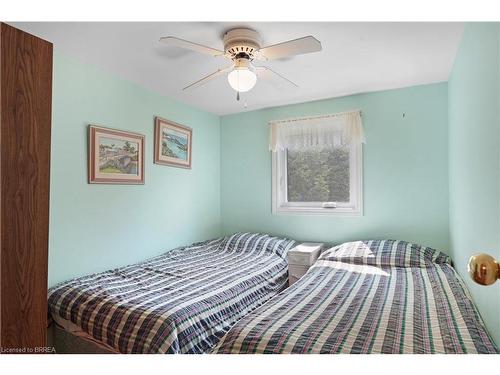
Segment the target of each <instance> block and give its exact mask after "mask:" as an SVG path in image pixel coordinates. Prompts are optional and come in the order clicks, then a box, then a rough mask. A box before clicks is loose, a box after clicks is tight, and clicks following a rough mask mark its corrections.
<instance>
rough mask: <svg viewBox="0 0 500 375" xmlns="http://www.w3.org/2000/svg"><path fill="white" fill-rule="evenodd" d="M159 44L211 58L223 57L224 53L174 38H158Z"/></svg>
mask: <svg viewBox="0 0 500 375" xmlns="http://www.w3.org/2000/svg"><path fill="white" fill-rule="evenodd" d="M160 42H162V43H165V44H168V45H169V46H175V47H180V48H185V49H189V50H191V51H196V52H199V53H204V54H206V55H211V56H222V55H224V51H220V50H218V49H215V48H212V47H207V46H204V45H202V44H198V43H194V42H190V41H188V40H184V39H180V38H176V37H175V36H166V37H163V38H160Z"/></svg>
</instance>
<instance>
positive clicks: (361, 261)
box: [214, 240, 498, 353]
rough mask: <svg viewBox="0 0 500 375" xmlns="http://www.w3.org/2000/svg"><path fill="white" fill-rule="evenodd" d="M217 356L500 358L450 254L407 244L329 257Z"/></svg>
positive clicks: (355, 247)
mask: <svg viewBox="0 0 500 375" xmlns="http://www.w3.org/2000/svg"><path fill="white" fill-rule="evenodd" d="M214 352H216V353H498V351H497V348H496V347H495V344H494V343H493V341H492V339H491V337H490V336H489V335H488V333H487V331H486V329H485V327H484V324H483V322H482V320H481V317H480V316H479V314H478V311H477V309H476V307H475V305H474V304H473V302H472V300H471V298H470V296H469V293H468V291H467V289H466V287H465V285H464V284H463V281H462V280H461V279H460V277H459V276H458V275H457V274H456V272H455V271H454V269H453V268H452V266H451V262H450V259H449V258H448V256H446V255H445V254H443V253H441V252H439V251H436V250H433V249H431V248H428V247H421V246H418V245H414V244H411V243H407V242H403V241H394V240H386V241H362V242H351V243H346V244H343V245H340V246H337V247H334V248H332V249H329V250H328V251H326V252H325V253H323V254H322V255H321V257H320V258H319V260H318V261H317V263H316V264H315V265H314V266H313V267H312V268H311V269H310V270H309V272H308V273H306V275H305V276H304V277H303V278H301V279H300V280H299V281H298V282H297V283H295V284H294V285H293V286H292V287H290V288H289V289H287V290H286V291H284V292H282V293H281V294H279V295H278V296H276V297H275V298H273V299H272V300H271V301H270V302H268V303H266V304H265V305H264V306H262V307H260V308H258V309H256V310H254V311H253V312H252V313H250V314H249V315H248V316H246V317H245V318H243V319H242V320H241V321H240V322H238V323H237V324H236V325H235V326H234V327H233V328H232V329H231V330H230V331H229V332H228V334H227V335H226V336H225V337H224V338H223V339H222V340H221V341H220V342H219V344H218V345H217V346H216V348H215V349H214Z"/></svg>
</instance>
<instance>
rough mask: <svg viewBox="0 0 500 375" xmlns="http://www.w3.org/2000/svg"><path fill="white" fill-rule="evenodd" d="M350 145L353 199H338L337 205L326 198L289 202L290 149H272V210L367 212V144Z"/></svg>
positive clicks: (303, 212)
mask: <svg viewBox="0 0 500 375" xmlns="http://www.w3.org/2000/svg"><path fill="white" fill-rule="evenodd" d="M349 148H350V150H349V172H350V178H349V198H350V202H349V203H348V204H346V203H340V202H338V203H337V207H336V208H325V207H323V203H324V202H288V199H287V194H288V185H287V175H288V173H287V150H278V151H276V152H272V213H273V214H278V215H279V214H299V215H300V214H303V215H328V216H363V144H352V145H350V146H349Z"/></svg>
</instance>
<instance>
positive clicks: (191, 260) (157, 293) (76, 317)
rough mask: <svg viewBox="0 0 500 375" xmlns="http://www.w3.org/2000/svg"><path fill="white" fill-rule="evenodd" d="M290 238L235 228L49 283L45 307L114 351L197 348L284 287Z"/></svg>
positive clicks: (210, 344) (207, 346)
mask: <svg viewBox="0 0 500 375" xmlns="http://www.w3.org/2000/svg"><path fill="white" fill-rule="evenodd" d="M293 246H294V241H291V240H287V239H279V238H274V237H270V236H267V235H261V234H250V233H237V234H235V235H233V236H231V237H229V238H226V239H216V240H212V241H207V242H204V243H199V244H194V245H192V246H189V247H183V248H178V249H174V250H171V251H168V252H166V253H165V254H163V255H161V256H158V257H156V258H153V259H150V260H148V261H146V262H143V263H140V264H136V265H131V266H128V267H123V268H118V269H115V270H110V271H107V272H103V273H99V274H94V275H90V276H86V277H80V278H77V279H74V280H70V281H68V282H65V283H62V284H59V285H57V286H55V287H54V288H52V289H50V290H49V310H50V313H52V314H56V315H58V316H60V317H62V318H63V319H66V320H70V321H71V322H73V323H75V324H76V325H77V326H79V327H81V328H82V330H83V331H84V332H86V333H88V334H89V335H91V336H92V337H93V338H94V339H96V340H98V341H99V342H102V343H105V344H107V345H109V346H111V347H112V348H115V349H116V350H117V351H119V352H121V353H203V352H206V351H208V350H209V349H211V348H212V347H213V346H214V345H215V344H216V343H217V342H218V341H219V339H220V338H221V337H222V336H223V335H224V334H225V333H226V332H227V330H228V329H229V328H230V327H231V326H232V325H233V324H234V323H235V322H237V321H238V320H239V319H241V317H243V316H244V315H245V314H247V313H249V312H250V311H252V310H253V309H255V308H256V307H258V306H260V305H262V304H263V303H264V302H266V301H268V300H269V299H270V298H271V297H273V296H274V295H276V294H277V293H279V292H280V291H281V290H283V289H284V287H285V286H286V282H287V269H288V267H287V262H286V253H287V251H288V250H289V249H290V248H292V247H293Z"/></svg>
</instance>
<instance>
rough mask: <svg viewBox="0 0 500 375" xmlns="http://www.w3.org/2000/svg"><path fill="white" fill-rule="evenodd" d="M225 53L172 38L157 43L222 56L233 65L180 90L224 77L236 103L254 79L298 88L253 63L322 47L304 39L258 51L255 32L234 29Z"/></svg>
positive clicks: (225, 39) (225, 40)
mask: <svg viewBox="0 0 500 375" xmlns="http://www.w3.org/2000/svg"><path fill="white" fill-rule="evenodd" d="M222 41H223V43H224V51H221V50H218V49H215V48H212V47H207V46H204V45H201V44H198V43H194V42H189V41H187V40H184V39H180V38H176V37H174V36H166V37H163V38H160V42H162V43H165V44H168V45H170V46H176V47H181V48H185V49H189V50H192V51H196V52H200V53H204V54H206V55H211V56H224V57H226V58H227V59H230V60H231V61H232V64H231V65H229V66H227V67H225V68H223V69H218V70H217V71H215V72H213V73H211V74H209V75H207V76H205V77H203V78H201V79H199V80H198V81H196V82H193V83H191V84H190V85H188V86H186V87H184V89H183V90H191V89H194V88H197V87H200V86H202V85H204V84H205V83H207V82H208V81H210V80H212V79H214V78H217V77H219V76H221V75H224V74H226V73H228V74H227V80H228V82H229V85H230V86H231V87H232V88H233V89H234V90H235V91H236V92H237V96H236V99H237V100H239V98H240V93H241V92H246V91H249V90H251V89H252V88H253V87H254V86H255V84H256V83H257V77H259V78H263V79H269V78H270V76H271V75H274V76H275V77H277V78H280V79H281V80H282V81H283V82H285V83H286V84H288V85H291V86H295V87H298V85H297V84H295V83H294V82H292V81H291V80H289V79H288V78H285V77H283V76H282V75H281V74H279V73H277V72H275V71H274V70H272V69H271V68H269V67H267V66H254V64H253V61H254V60H259V61H268V60H275V59H282V58H285V57H290V56H294V55H301V54H305V53H311V52H318V51H321V43H320V41H319V40H317V39H316V38H314V37H313V36H305V37H303V38H298V39H294V40H289V41H287V42H282V43H278V44H274V45H271V46H267V47H261V37H260V35H259V33H258V32H257V31H255V30H251V29H245V28H237V29H232V30H229V31H228V32H226V33H225V34H224V37H223V40H222Z"/></svg>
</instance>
